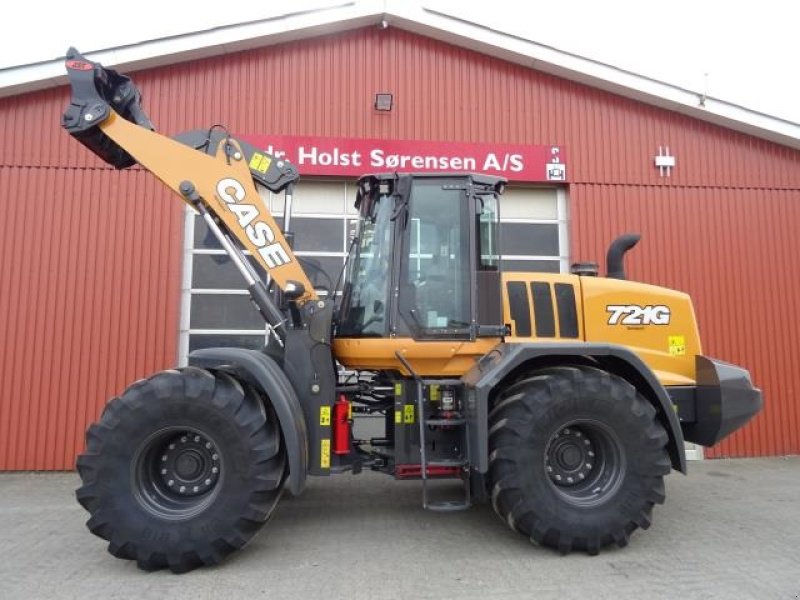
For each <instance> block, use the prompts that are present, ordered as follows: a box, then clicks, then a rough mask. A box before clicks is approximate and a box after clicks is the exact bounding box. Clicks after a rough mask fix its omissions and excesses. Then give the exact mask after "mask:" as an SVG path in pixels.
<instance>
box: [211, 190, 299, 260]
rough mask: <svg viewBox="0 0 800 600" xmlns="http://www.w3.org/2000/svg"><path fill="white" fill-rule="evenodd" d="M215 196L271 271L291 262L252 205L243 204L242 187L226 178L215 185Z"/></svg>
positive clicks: (270, 229)
mask: <svg viewBox="0 0 800 600" xmlns="http://www.w3.org/2000/svg"><path fill="white" fill-rule="evenodd" d="M217 195H218V196H219V198H220V199H221V200H222V201H223V203H224V204H225V206H227V207H228V210H230V211H231V212H232V213H233V214H235V215H236V217H237V218H238V220H239V225H240V226H241V227H242V229H244V232H245V233H246V234H247V238H248V239H249V240H250V241H251V242H252V243H253V245H254V246H256V248H258V253H259V254H260V255H261V257H262V258H263V259H264V262H265V263H267V267H269V268H270V269H273V268H275V267H280V266H282V265H285V264H288V263H290V262H291V258H289V255H288V254H287V253H286V250H285V249H284V247H283V246H282V245H281V244H280V243H278V242H276V241H275V232H274V231H272V228H271V227H270V226H269V225H268V224H267V223H265V222H264V221H262V220H261V218H260V217H261V215H260V213H259V212H258V208H256V207H255V206H254V205H252V204H247V203H246V202H243V200H244V199H245V191H244V186H243V185H242V184H241V183H240V182H239V181H237V180H236V179H233V178H232V177H226V178H224V179H220V180H219V182H218V183H217Z"/></svg>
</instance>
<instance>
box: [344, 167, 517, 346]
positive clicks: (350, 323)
mask: <svg viewBox="0 0 800 600" xmlns="http://www.w3.org/2000/svg"><path fill="white" fill-rule="evenodd" d="M505 182H506V180H505V179H503V178H500V177H491V176H486V175H476V174H457V175H441V174H437V175H409V174H401V175H398V174H394V173H391V174H382V175H367V176H365V177H362V178H361V179H360V180H359V182H358V195H357V198H356V208H358V209H359V216H360V218H359V223H358V229H357V232H356V237H355V239H354V241H353V244H352V245H351V251H350V255H349V256H348V261H347V266H346V276H345V285H344V289H343V294H342V303H341V310H340V313H339V322H338V332H337V336H339V337H354V338H359V337H361V338H363V337H413V338H414V339H419V340H424V339H440V340H441V339H463V340H471V339H475V338H476V337H481V336H493V337H496V336H499V335H502V333H503V332H504V327H503V324H502V305H501V298H502V295H501V293H500V292H501V289H500V256H499V245H498V221H499V210H498V204H499V203H498V198H499V196H500V194H501V193H502V192H503V189H504V187H505Z"/></svg>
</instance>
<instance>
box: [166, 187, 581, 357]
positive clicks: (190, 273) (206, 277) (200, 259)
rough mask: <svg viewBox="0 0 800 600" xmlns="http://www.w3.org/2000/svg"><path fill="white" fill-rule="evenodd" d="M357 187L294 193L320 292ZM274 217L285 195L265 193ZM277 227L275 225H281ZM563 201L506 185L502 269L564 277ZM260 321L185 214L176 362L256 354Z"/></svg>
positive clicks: (334, 275)
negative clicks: (204, 351)
mask: <svg viewBox="0 0 800 600" xmlns="http://www.w3.org/2000/svg"><path fill="white" fill-rule="evenodd" d="M355 193H356V190H355V182H354V181H330V180H326V181H314V180H311V181H309V180H304V181H302V182H301V183H300V184H298V185H297V187H296V188H295V198H294V205H293V211H292V230H293V231H294V232H295V249H296V250H295V253H296V254H297V256H298V258H299V259H300V260H301V262H302V263H303V264H304V266H305V269H306V272H307V273H308V275H309V278H310V279H311V280H312V282H313V283H314V285H315V287H318V289H320V293H321V294H323V295H324V294H326V293H327V290H330V289H333V288H334V287H335V285H336V281H337V279H338V277H339V276H340V274H341V271H342V267H343V265H344V259H345V256H346V253H347V245H348V243H349V239H350V237H351V235H352V231H353V227H354V224H355V218H356V213H355V210H354V209H353V201H354V200H355ZM264 194H265V195H264V199H265V200H266V201H267V202H268V203H269V205H270V210H271V211H272V212H273V214H274V215H275V216H276V217H282V216H283V196H282V195H273V194H269V193H268V192H264ZM279 223H280V220H279ZM566 229H567V214H566V196H565V192H564V190H563V189H562V188H526V187H509V188H508V190H507V191H506V194H505V196H504V197H503V200H502V205H501V230H502V231H501V235H502V240H503V242H502V243H503V246H502V247H501V252H502V254H503V267H504V268H505V269H506V270H525V271H547V272H558V271H562V272H565V271H566V270H567V269H568V266H569V257H568V250H567V248H568V245H567V235H566ZM264 340H265V333H264V323H263V320H262V318H261V316H260V315H259V314H258V313H257V312H256V311H255V309H254V308H253V307H252V305H251V304H250V300H249V296H248V294H247V290H246V289H245V286H244V283H243V280H242V278H241V275H240V274H239V272H238V271H237V270H236V268H235V267H234V266H233V265H232V264H231V262H230V259H229V258H228V257H227V255H226V254H225V252H224V251H223V250H222V248H221V247H220V246H219V243H218V242H217V241H216V239H214V238H213V236H211V235H210V233H209V231H208V229H207V228H206V226H205V223H204V222H203V221H202V219H199V218H196V217H195V215H194V213H193V211H190V210H189V211H187V216H186V228H185V256H184V277H183V290H182V310H181V331H180V346H179V347H180V356H179V359H180V363H181V364H186V358H187V356H188V354H189V352H191V351H192V350H196V349H199V348H208V347H211V346H239V347H245V348H259V347H261V346H262V345H263V344H264Z"/></svg>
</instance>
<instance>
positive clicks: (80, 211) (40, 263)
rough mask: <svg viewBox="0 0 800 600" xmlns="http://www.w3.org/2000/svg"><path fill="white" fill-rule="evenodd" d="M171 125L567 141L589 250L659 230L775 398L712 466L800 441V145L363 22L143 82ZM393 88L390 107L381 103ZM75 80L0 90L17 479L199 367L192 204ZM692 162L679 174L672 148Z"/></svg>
mask: <svg viewBox="0 0 800 600" xmlns="http://www.w3.org/2000/svg"><path fill="white" fill-rule="evenodd" d="M135 79H136V82H137V84H138V85H139V87H140V88H141V90H142V92H143V97H144V104H145V107H146V109H147V111H148V113H149V114H150V116H151V118H152V120H153V122H154V123H155V124H156V125H157V127H158V129H159V130H160V131H161V132H163V133H166V134H170V135H172V134H176V133H178V132H180V131H183V130H187V129H194V128H202V127H208V126H209V125H210V124H212V123H219V122H222V123H224V124H225V125H226V126H227V127H228V129H229V130H230V131H232V132H236V133H239V134H249V135H259V136H270V135H275V136H278V135H283V136H322V137H339V138H352V139H378V140H380V139H384V140H419V141H432V142H447V143H452V142H455V143H466V144H477V143H495V144H506V145H507V144H523V145H553V146H559V147H563V148H565V149H566V150H567V152H568V156H569V164H568V178H567V179H568V181H567V183H565V184H563V185H561V187H560V188H559V189H560V190H562V191H563V193H564V194H565V197H566V207H567V214H568V225H567V228H568V240H569V258H570V259H571V260H575V261H577V260H597V261H598V262H602V260H601V259H602V257H603V256H604V254H605V249H606V246H607V244H608V243H609V242H610V241H611V240H612V239H613V238H614V237H615V236H616V235H617V234H619V233H622V232H626V231H637V232H640V233H641V234H642V236H643V241H642V243H641V244H640V246H639V247H637V249H636V250H635V251H633V252H632V253H631V255H630V256H629V259H628V265H629V268H628V270H629V272H630V273H631V275H632V277H634V278H635V279H637V280H640V281H645V282H649V283H653V284H657V285H664V286H668V287H672V288H677V289H681V290H684V291H686V292H688V293H690V294H691V295H692V297H693V299H694V302H695V309H696V312H697V317H698V320H699V323H700V331H701V335H702V338H703V342H704V353H706V354H708V355H711V356H715V357H718V358H721V359H724V360H728V361H731V362H734V363H737V364H741V365H743V366H746V367H747V368H748V369H750V371H751V373H752V375H753V379H754V381H755V383H756V384H757V385H758V386H760V387H761V388H762V389H763V391H764V396H765V408H764V410H763V412H762V413H761V414H760V415H759V416H758V417H757V418H756V419H754V421H753V422H752V423H751V424H749V425H748V426H747V427H746V428H744V429H743V430H742V431H740V432H737V433H736V434H734V435H733V436H732V437H731V438H729V439H728V440H726V441H725V442H723V443H721V444H720V445H719V446H717V447H715V448H714V449H712V450H710V451H707V452H706V456H758V455H781V454H794V453H798V452H800V402H798V401H797V400H796V399H795V390H794V387H795V385H796V383H795V380H794V376H795V374H796V373H797V372H798V359H797V358H796V353H795V352H794V345H795V344H794V343H795V341H796V340H797V339H798V337H800V322H799V321H798V319H797V314H798V311H799V309H800V301H798V291H800V289H798V283H797V278H796V277H795V276H794V274H793V269H792V265H793V263H794V262H795V261H796V258H797V257H798V256H800V236H798V235H797V232H796V230H795V227H798V226H800V152H799V151H797V150H794V149H791V148H788V147H785V146H781V145H778V144H775V143H772V142H769V141H765V140H763V139H759V138H756V137H752V136H749V135H746V134H743V133H738V132H735V131H733V130H730V129H726V128H724V127H720V126H717V125H712V124H710V123H708V122H705V121H701V120H697V119H694V118H691V117H688V116H685V115H682V114H679V113H677V112H671V111H669V110H665V109H661V108H656V107H654V106H650V105H648V104H644V103H642V102H638V101H636V100H633V99H630V98H626V97H622V96H618V95H615V94H612V93H609V92H606V91H601V90H598V89H596V88H592V87H588V86H586V85H583V84H580V83H575V82H572V81H568V80H565V79H559V78H557V77H554V76H552V75H548V74H545V73H542V72H539V71H536V70H534V69H531V68H526V67H523V66H520V65H517V64H512V63H509V62H505V61H502V60H499V59H497V58H493V57H490V56H487V55H484V54H480V53H477V52H474V51H471V50H467V49H463V48H460V47H457V46H453V45H450V44H447V43H445V42H442V41H438V40H434V39H431V38H427V37H423V36H420V35H416V34H413V33H409V32H406V31H403V30H400V29H395V28H391V27H390V28H389V29H386V30H379V29H375V28H364V29H358V30H355V31H351V32H345V33H339V34H335V35H330V36H326V37H317V38H312V39H307V40H301V41H294V42H289V43H284V44H281V45H277V46H270V47H265V48H261V49H255V50H248V51H244V52H240V53H237V54H229V55H225V56H218V57H213V58H205V59H200V60H195V61H192V62H186V63H182V64H177V65H171V66H164V67H159V68H153V69H149V70H145V71H141V72H138V73H136V76H135ZM376 92H390V93H392V94H393V98H394V106H393V109H392V111H390V112H379V111H376V110H375V109H374V107H373V102H374V98H375V93H376ZM67 102H68V91H67V89H66V88H64V87H60V88H53V89H49V90H44V91H38V92H31V93H27V94H22V95H18V96H13V97H9V98H4V99H0V203H2V206H3V209H4V210H3V212H4V214H5V216H6V218H5V219H4V220H3V221H2V223H0V248H2V256H3V261H2V266H0V381H2V382H3V383H2V392H1V393H0V469H3V470H15V469H25V470H28V469H32V470H47V469H71V468H73V465H74V457H75V455H76V454H77V453H78V452H79V451H80V450H81V448H82V447H83V432H84V430H85V428H86V426H87V424H88V423H89V422H91V421H92V420H94V419H95V418H96V417H97V416H98V414H99V412H100V411H101V409H102V406H103V404H104V403H105V402H106V400H107V399H108V398H109V397H111V396H113V395H114V394H116V393H119V392H121V391H122V389H123V388H124V387H125V385H126V384H128V383H129V382H131V381H132V380H134V379H136V378H139V377H143V376H146V375H147V374H149V373H151V372H152V371H155V370H158V369H161V368H167V367H170V366H173V365H175V364H176V361H178V360H179V330H180V328H181V311H182V308H181V305H182V289H181V288H182V284H181V282H182V277H183V275H182V274H183V273H184V261H185V256H186V249H185V245H184V229H185V226H184V209H183V207H182V205H181V203H180V202H177V201H176V200H175V199H174V198H171V197H170V196H169V195H168V194H167V193H166V191H164V190H163V189H162V188H161V184H160V183H158V182H157V181H156V180H155V179H154V178H153V177H152V176H150V175H149V174H147V173H145V172H144V171H142V170H141V169H139V168H138V167H137V168H133V169H130V170H128V171H124V172H116V171H114V170H113V169H110V168H109V167H107V166H105V165H103V164H101V163H100V162H99V161H98V160H96V159H95V158H94V157H93V155H91V154H90V153H89V152H87V151H86V150H85V149H84V148H83V147H82V146H80V144H78V143H77V142H75V141H74V140H72V139H71V138H70V137H69V136H68V135H67V134H66V133H65V132H64V131H63V130H62V129H61V128H60V127H59V125H58V120H59V118H60V114H61V112H62V110H63V108H64V106H65V105H66V103H67ZM667 146H668V147H669V150H670V153H671V154H672V155H674V156H675V157H676V161H677V163H676V166H675V168H673V169H671V172H670V174H669V176H666V174H664V176H662V173H660V172H659V169H658V168H656V167H655V166H654V155H655V154H657V152H658V150H659V147H662V148H666V147H667Z"/></svg>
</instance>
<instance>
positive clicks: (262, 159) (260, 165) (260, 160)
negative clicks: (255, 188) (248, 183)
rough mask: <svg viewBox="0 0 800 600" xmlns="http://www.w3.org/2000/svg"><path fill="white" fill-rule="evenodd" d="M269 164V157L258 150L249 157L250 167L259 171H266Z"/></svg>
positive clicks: (270, 162)
mask: <svg viewBox="0 0 800 600" xmlns="http://www.w3.org/2000/svg"><path fill="white" fill-rule="evenodd" d="M271 164H272V160H271V159H269V158H267V157H266V156H264V155H263V154H260V153H258V152H253V156H252V157H251V158H250V168H251V169H253V171H258V172H259V173H266V172H267V169H269V166H270V165H271Z"/></svg>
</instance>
